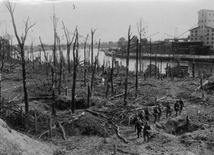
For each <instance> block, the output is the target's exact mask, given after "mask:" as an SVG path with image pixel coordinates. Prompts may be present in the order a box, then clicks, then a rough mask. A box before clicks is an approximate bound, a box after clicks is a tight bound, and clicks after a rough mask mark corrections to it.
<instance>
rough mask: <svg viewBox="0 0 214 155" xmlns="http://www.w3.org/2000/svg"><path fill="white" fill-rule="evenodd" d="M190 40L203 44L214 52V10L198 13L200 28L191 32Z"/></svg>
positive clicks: (203, 10)
mask: <svg viewBox="0 0 214 155" xmlns="http://www.w3.org/2000/svg"><path fill="white" fill-rule="evenodd" d="M190 40H191V41H199V42H203V45H206V46H210V47H211V50H214V10H205V9H202V10H200V11H199V12H198V26H197V27H195V28H193V29H191V30H190Z"/></svg>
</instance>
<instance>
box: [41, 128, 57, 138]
mask: <svg viewBox="0 0 214 155" xmlns="http://www.w3.org/2000/svg"><path fill="white" fill-rule="evenodd" d="M55 128H56V125H54V126H53V127H52V128H51V130H53V129H55ZM48 132H49V130H46V131H45V132H43V133H41V134H40V136H39V139H40V138H41V137H42V136H43V135H44V134H48Z"/></svg>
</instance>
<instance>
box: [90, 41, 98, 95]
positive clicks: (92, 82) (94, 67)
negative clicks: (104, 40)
mask: <svg viewBox="0 0 214 155" xmlns="http://www.w3.org/2000/svg"><path fill="white" fill-rule="evenodd" d="M99 51H100V41H99V45H98V53H97V56H96V58H95V62H94V65H93V68H92V76H91V96H93V85H94V76H95V71H96V65H97V62H98V56H99Z"/></svg>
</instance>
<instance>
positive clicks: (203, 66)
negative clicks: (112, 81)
mask: <svg viewBox="0 0 214 155" xmlns="http://www.w3.org/2000/svg"><path fill="white" fill-rule="evenodd" d="M78 53H79V58H80V61H82V60H84V50H83V49H80V50H79V52H78ZM87 53H88V55H87V57H88V58H89V60H88V61H89V62H90V60H91V58H90V52H89V51H88V50H87ZM97 53H98V49H94V55H93V57H94V59H95V57H96V56H97ZM47 54H48V59H49V60H51V59H52V51H47ZM57 55H59V53H58V54H57ZM63 55H64V57H65V58H66V55H67V51H66V50H63ZM39 56H40V52H34V56H33V57H34V59H35V57H39ZM29 58H30V59H31V60H32V54H31V55H29ZM70 58H71V60H72V59H73V53H72V50H71V54H70ZM41 60H42V61H43V62H44V61H45V57H44V52H41ZM111 61H112V57H111V56H106V55H105V53H104V52H103V51H100V52H99V56H98V63H99V65H103V64H104V66H105V67H109V66H110V67H111ZM116 61H117V62H118V64H119V65H123V66H126V60H125V59H124V58H116ZM151 63H152V64H155V60H151ZM194 63H195V73H196V74H197V73H198V71H199V70H206V73H213V71H214V65H213V63H209V62H194ZM149 64H150V60H149V59H144V60H142V66H141V68H142V71H145V69H146V68H147V67H148V65H149ZM156 64H157V67H158V68H159V70H160V73H163V74H164V73H165V68H166V66H167V64H168V65H169V66H171V67H175V66H176V65H177V62H173V61H169V60H163V61H162V62H161V61H160V60H158V59H157V62H156ZM180 65H181V66H187V67H188V72H189V73H190V74H191V73H192V66H193V62H192V61H181V62H180ZM135 66H136V60H135V59H130V61H129V70H130V71H135V70H136V67H135ZM139 69H140V67H139Z"/></svg>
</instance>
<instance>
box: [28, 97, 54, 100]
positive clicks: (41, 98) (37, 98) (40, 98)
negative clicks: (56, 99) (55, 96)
mask: <svg viewBox="0 0 214 155" xmlns="http://www.w3.org/2000/svg"><path fill="white" fill-rule="evenodd" d="M47 99H52V97H51V96H46V97H35V98H29V101H34V100H47Z"/></svg>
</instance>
